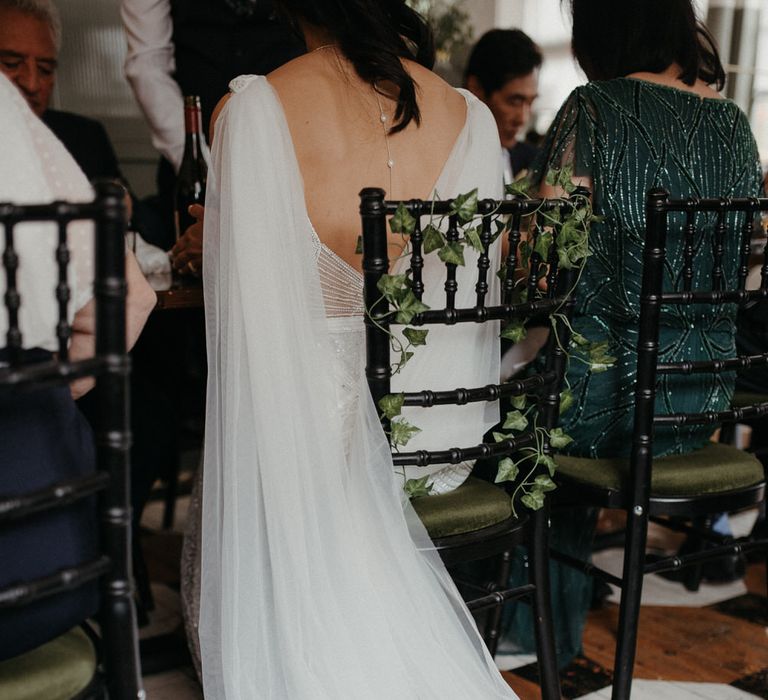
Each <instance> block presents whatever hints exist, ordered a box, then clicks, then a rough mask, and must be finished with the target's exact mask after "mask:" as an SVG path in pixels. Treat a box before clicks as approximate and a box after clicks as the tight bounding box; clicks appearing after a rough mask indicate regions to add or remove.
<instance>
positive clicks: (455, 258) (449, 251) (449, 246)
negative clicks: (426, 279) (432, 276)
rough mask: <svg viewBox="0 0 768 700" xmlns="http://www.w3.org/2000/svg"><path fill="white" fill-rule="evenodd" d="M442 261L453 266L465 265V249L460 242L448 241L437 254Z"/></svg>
mask: <svg viewBox="0 0 768 700" xmlns="http://www.w3.org/2000/svg"><path fill="white" fill-rule="evenodd" d="M437 255H438V257H439V258H440V260H442V261H443V262H444V263H450V264H451V265H463V264H464V249H463V248H462V247H461V243H459V242H458V241H448V243H446V244H445V245H444V246H443V247H442V248H440V252H439V253H438V254H437Z"/></svg>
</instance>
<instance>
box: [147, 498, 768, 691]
mask: <svg viewBox="0 0 768 700" xmlns="http://www.w3.org/2000/svg"><path fill="white" fill-rule="evenodd" d="M158 505H159V504H158ZM183 515H184V509H183V504H182V507H181V509H180V512H179V514H178V517H177V524H176V529H175V531H171V532H162V531H160V529H159V517H157V515H156V514H155V516H153V515H152V512H151V509H150V513H149V517H148V518H145V525H146V528H145V530H144V534H143V543H144V545H145V552H146V556H147V563H148V566H149V569H150V574H151V578H152V579H153V581H154V585H155V587H156V588H158V589H159V590H160V591H165V594H164V595H161V596H160V605H159V607H160V609H159V610H156V611H154V612H153V613H152V614H151V616H152V618H153V620H156V619H157V618H158V617H161V618H163V619H164V624H163V625H160V626H159V628H160V629H161V635H160V636H161V637H162V639H153V638H152V630H151V629H150V630H145V632H144V635H143V636H144V637H145V639H144V642H143V647H144V650H145V658H144V662H145V668H146V669H147V670H151V671H152V673H151V674H147V675H146V677H145V681H146V685H147V690H148V697H149V698H150V700H197V699H199V698H201V697H202V694H201V692H200V690H199V688H198V687H197V686H196V683H195V681H194V673H193V671H192V670H191V668H190V667H189V661H188V656H187V655H186V654H185V648H184V642H183V636H182V626H181V620H180V614H179V608H178V594H177V591H178V583H179V577H178V555H179V553H180V547H181V534H180V529H181V522H182V520H183ZM745 581H746V593H745V592H744V591H743V589H742V590H741V592H740V594H739V595H737V596H736V597H735V598H732V599H729V600H726V601H723V602H719V603H716V604H712V605H707V606H705V607H677V606H669V605H664V606H661V605H659V606H656V605H649V606H644V607H643V609H642V613H641V616H640V631H639V644H638V653H637V663H636V666H635V677H636V678H638V679H647V680H649V681H651V680H652V681H664V682H663V683H659V684H651V685H649V686H645V685H644V684H643V683H638V684H636V690H635V691H633V700H635V698H637V699H638V700H644V699H645V698H649V699H651V700H683V698H712V699H714V700H731V699H732V698H733V699H736V698H739V699H742V700H746V699H747V698H755V697H756V698H764V699H768V610H767V609H768V601H766V571H765V565H764V564H751V565H750V566H749V568H748V572H747V577H746V579H745ZM167 601H170V602H167ZM174 601H175V602H174ZM169 607H170V608H173V609H168V608H169ZM164 608H165V609H164ZM617 612H618V608H617V606H615V605H612V604H608V605H607V606H606V607H604V608H603V609H601V610H596V611H592V612H591V613H590V614H589V618H588V621H587V626H586V631H585V635H584V656H583V657H582V658H579V659H577V660H576V661H575V662H574V663H572V664H571V666H569V667H568V669H566V671H565V672H564V674H563V694H564V697H566V698H586V697H588V698H590V700H593V699H594V700H597V699H598V698H607V697H609V695H606V693H607V691H606V690H605V688H606V687H608V686H610V682H611V669H612V667H613V649H614V644H615V634H616V627H617ZM174 615H175V616H176V618H177V619H176V622H175V624H174V623H173V616H174ZM169 619H170V620H171V623H170V625H169V623H168V620H169ZM169 629H173V632H172V633H171V634H170V635H169V634H168V630H169ZM147 632H149V634H147ZM156 642H157V643H156ZM168 644H170V646H171V647H172V648H171V649H170V651H169V649H168V648H167V645H168ZM371 653H375V650H372V652H371ZM503 675H504V677H505V678H506V679H507V681H508V682H509V684H510V686H511V687H512V688H513V689H514V690H515V692H516V693H517V694H518V695H519V697H520V700H534V698H536V699H537V698H540V697H541V696H540V692H539V687H538V685H537V684H536V683H535V678H536V668H535V664H527V665H525V666H523V667H520V668H517V669H515V670H513V671H507V672H504V674H503ZM681 682H692V683H696V684H698V685H696V686H691V687H693V688H694V691H691V692H689V691H688V690H687V688H688V687H689V686H686V685H678V684H679V683H681ZM705 684H716V685H705ZM297 700H302V699H298V698H297ZM339 700H345V699H343V698H340V699H339ZM393 700H396V699H394V698H393ZM468 700H471V699H468Z"/></svg>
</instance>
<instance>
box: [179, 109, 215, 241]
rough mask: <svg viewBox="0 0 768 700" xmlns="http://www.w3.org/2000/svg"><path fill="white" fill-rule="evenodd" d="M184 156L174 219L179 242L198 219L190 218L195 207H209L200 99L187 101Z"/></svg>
mask: <svg viewBox="0 0 768 700" xmlns="http://www.w3.org/2000/svg"><path fill="white" fill-rule="evenodd" d="M184 132H185V136H184V156H183V157H182V159H181V165H180V166H179V174H178V175H177V176H176V188H175V190H174V196H173V204H174V218H175V225H176V239H177V240H178V238H179V237H180V236H182V235H183V234H184V232H185V231H186V230H187V227H189V226H190V225H191V224H193V223H195V219H194V218H193V217H192V216H190V214H189V211H188V210H189V207H190V205H192V204H205V183H206V179H207V177H208V163H207V155H208V146H207V145H206V143H205V135H204V134H203V125H202V116H201V111H200V98H199V97H198V96H197V95H186V96H185V97H184Z"/></svg>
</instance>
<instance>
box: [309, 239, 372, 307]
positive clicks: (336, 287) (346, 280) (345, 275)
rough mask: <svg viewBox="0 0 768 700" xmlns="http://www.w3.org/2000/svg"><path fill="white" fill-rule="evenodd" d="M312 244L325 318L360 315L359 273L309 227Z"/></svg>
mask: <svg viewBox="0 0 768 700" xmlns="http://www.w3.org/2000/svg"><path fill="white" fill-rule="evenodd" d="M312 245H313V247H314V250H315V260H316V261H317V269H318V272H319V273H320V286H321V288H322V290H323V303H324V304H325V315H326V317H328V318H337V317H349V316H362V315H363V276H362V275H361V274H360V273H359V272H358V271H357V270H355V269H354V268H353V267H352V266H351V265H350V264H349V263H348V262H347V261H346V260H344V259H342V258H341V257H339V256H338V255H336V253H334V252H333V251H332V250H331V249H330V248H329V247H328V246H326V245H325V244H324V243H323V242H322V241H321V240H320V238H319V237H318V235H317V233H316V232H315V229H314V228H313V229H312Z"/></svg>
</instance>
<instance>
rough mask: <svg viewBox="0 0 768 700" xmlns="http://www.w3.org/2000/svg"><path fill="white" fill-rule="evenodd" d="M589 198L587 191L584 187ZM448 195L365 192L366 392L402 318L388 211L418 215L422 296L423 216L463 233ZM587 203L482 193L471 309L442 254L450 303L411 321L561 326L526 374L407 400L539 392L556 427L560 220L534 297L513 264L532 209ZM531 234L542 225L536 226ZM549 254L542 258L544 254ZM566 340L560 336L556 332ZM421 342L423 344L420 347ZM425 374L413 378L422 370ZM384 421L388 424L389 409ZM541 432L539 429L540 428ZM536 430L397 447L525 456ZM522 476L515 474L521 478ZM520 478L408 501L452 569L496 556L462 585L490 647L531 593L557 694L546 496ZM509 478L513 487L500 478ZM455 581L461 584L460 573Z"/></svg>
mask: <svg viewBox="0 0 768 700" xmlns="http://www.w3.org/2000/svg"><path fill="white" fill-rule="evenodd" d="M579 194H580V195H581V198H582V201H583V199H584V194H585V192H584V191H579ZM451 205H452V201H451V200H445V201H421V200H411V201H408V202H395V201H385V194H384V191H383V190H380V189H376V188H369V189H365V190H363V191H362V192H361V206H360V212H361V216H362V226H363V274H364V285H365V288H364V296H365V305H366V309H367V317H366V353H367V355H366V376H367V379H368V384H369V387H370V391H371V394H372V396H373V398H374V400H375V401H376V402H377V405H378V402H379V401H381V399H382V398H383V397H385V396H387V395H389V394H390V377H391V358H390V338H389V330H390V328H391V327H392V326H393V325H395V324H394V319H393V314H392V313H391V308H390V304H389V302H388V301H387V299H386V298H384V297H382V294H381V291H380V290H379V288H378V284H379V281H380V279H381V277H382V275H384V274H387V273H388V271H389V269H390V263H389V260H388V255H387V245H388V234H387V217H388V216H390V215H392V214H394V213H395V212H396V211H397V210H398V207H399V206H404V207H405V209H406V210H407V211H408V212H409V213H410V215H411V216H412V217H414V218H415V220H416V224H415V230H414V231H413V233H412V234H411V235H410V237H409V241H410V267H409V272H408V276H409V279H410V281H411V288H412V290H413V292H414V294H415V296H416V297H417V298H418V299H419V300H421V299H422V298H423V294H424V282H423V279H422V268H423V265H424V252H423V250H424V233H423V230H422V224H421V217H422V216H425V215H431V216H438V217H441V216H445V217H447V218H448V228H447V231H446V233H445V238H446V240H447V241H448V242H451V241H454V242H455V241H457V240H458V239H459V235H460V232H459V221H458V220H457V216H456V215H455V214H451ZM574 206H580V205H579V204H578V202H577V200H571V201H566V200H551V201H546V200H526V199H515V200H505V201H493V200H482V201H481V202H479V205H478V216H479V218H480V220H481V223H480V229H479V237H480V240H481V242H482V246H483V250H482V252H481V253H480V254H479V256H478V260H477V277H476V283H475V290H476V301H475V304H474V305H473V306H472V307H470V308H456V304H455V295H456V289H457V281H456V265H455V264H452V263H445V277H444V289H445V305H444V307H443V308H431V309H429V310H425V311H422V312H421V313H418V314H417V315H416V316H415V317H414V319H413V320H412V321H411V325H414V326H416V327H418V328H428V327H429V326H432V325H445V326H454V327H456V326H457V325H460V324H462V323H488V322H494V321H511V320H520V321H526V320H529V319H532V318H536V319H539V320H542V319H543V320H545V321H547V322H548V321H549V320H550V318H552V317H554V328H555V329H556V333H555V334H551V338H550V342H549V343H548V345H547V349H546V352H545V353H544V359H543V361H542V362H541V364H540V365H537V368H536V370H535V371H533V370H532V371H530V372H529V373H527V374H526V376H525V377H524V378H521V379H513V380H511V381H508V382H505V383H496V384H492V385H489V386H483V387H472V388H457V389H455V390H452V391H432V390H430V388H429V387H422V386H418V387H413V390H409V391H407V392H405V393H404V394H403V405H405V406H418V407H421V408H423V409H424V410H425V411H428V410H429V409H430V407H432V406H438V405H447V404H454V405H459V406H460V405H464V404H467V403H470V402H478V401H497V400H507V399H511V398H512V397H521V396H525V395H528V396H535V400H536V402H537V411H538V415H539V419H540V422H539V424H538V425H539V427H544V428H548V429H551V428H554V427H555V426H556V425H557V422H558V412H559V402H560V390H561V384H562V380H563V374H564V371H565V364H566V356H565V350H564V348H567V347H568V343H569V338H570V327H569V324H568V322H567V318H568V316H569V314H570V311H571V309H572V306H573V299H572V297H571V292H572V290H573V285H574V284H575V279H576V278H575V270H572V269H569V270H565V269H560V268H559V267H558V256H557V251H556V238H557V232H558V227H557V226H556V227H555V229H554V231H553V241H552V244H551V245H550V246H549V248H548V254H547V255H546V256H542V255H541V251H539V252H533V253H532V255H531V259H530V266H529V272H528V277H527V280H526V282H525V285H524V286H525V289H526V290H527V298H526V299H525V300H521V299H519V298H517V299H516V298H515V295H516V290H517V291H518V292H519V290H520V287H519V285H516V280H515V274H516V273H515V270H516V268H518V266H519V264H518V263H519V261H518V244H519V243H520V240H521V225H524V222H525V220H526V219H530V217H531V216H538V217H539V219H538V221H539V223H541V224H542V226H543V218H542V217H544V216H545V215H546V214H547V213H551V212H552V211H553V210H561V209H562V210H565V209H572V208H573V207H574ZM506 217H508V220H507V223H506V226H505V231H506V236H507V239H508V243H509V254H508V256H507V257H506V259H505V260H504V262H503V270H504V272H505V273H506V274H505V275H504V282H503V284H502V292H501V297H502V298H501V299H491V298H489V294H488V290H489V284H488V279H489V276H490V275H493V274H495V273H496V271H495V270H490V269H489V268H490V261H489V256H488V254H487V251H488V247H489V245H490V243H491V240H492V237H493V233H494V225H493V224H494V221H496V220H498V219H500V218H506ZM532 231H534V233H533V236H534V240H533V241H532V248H533V249H535V248H536V238H535V237H536V236H537V235H538V231H539V228H538V227H533V228H532ZM544 258H546V259H544ZM542 276H546V282H547V285H546V291H540V286H541V285H540V279H541V277H542ZM556 336H557V338H559V341H557V340H556V339H555V338H556ZM421 351H428V348H427V349H423V350H421ZM499 351H500V347H499V345H498V344H497V345H495V346H494V347H489V348H488V352H499ZM471 360H472V358H460V357H457V358H456V362H457V363H459V362H462V361H471ZM416 381H418V380H416ZM382 421H383V424H384V428H385V430H386V431H389V428H390V424H389V421H388V420H387V419H386V417H384V416H382ZM538 439H541V436H540V435H539V437H538ZM536 440H537V435H536V430H535V427H534V422H533V421H531V423H530V424H529V426H528V427H527V428H526V429H523V430H520V431H518V432H516V433H514V434H513V437H507V438H505V439H500V440H499V441H497V442H482V443H478V444H474V445H468V446H461V447H455V446H453V445H449V444H446V445H445V448H444V449H441V450H435V451H427V450H417V451H413V452H405V451H397V450H396V449H395V450H394V451H393V455H392V457H393V461H394V464H395V466H396V467H405V466H408V465H416V466H428V465H431V464H444V463H450V464H457V463H459V462H462V461H466V460H475V459H483V460H488V459H498V460H500V459H503V458H505V457H510V456H512V457H515V456H519V455H520V454H521V450H523V451H524V450H525V449H526V448H528V449H530V448H532V447H533V446H534V445H536ZM542 447H543V451H544V454H546V455H549V454H550V452H551V449H550V444H549V441H548V439H547V438H545V439H544V440H543V446H542ZM539 474H541V475H545V474H547V468H546V466H544V464H542V465H538V464H537V470H536V474H531V475H529V478H531V479H533V478H534V477H535V476H536V475H539ZM518 483H519V482H518ZM515 485H516V483H515V482H512V483H508V484H506V485H505V484H492V483H490V482H488V481H485V480H482V479H478V478H475V477H473V476H470V477H469V478H468V479H467V480H466V481H465V482H464V483H463V484H462V485H461V486H459V487H458V488H457V489H455V490H454V491H450V492H448V493H445V494H441V495H434V496H426V497H422V498H416V499H414V500H413V506H414V508H415V510H416V512H417V513H418V515H419V517H420V518H421V520H422V522H423V523H424V525H425V527H426V529H427V531H428V533H429V535H430V537H431V538H432V541H433V543H434V545H435V548H436V549H437V551H438V552H439V553H440V555H441V557H442V559H443V561H444V562H445V564H446V565H447V566H449V567H452V566H455V565H457V564H462V563H466V562H472V561H476V560H480V559H485V558H491V557H497V558H498V568H497V571H496V575H495V576H494V577H493V579H492V580H491V581H489V582H485V583H484V584H483V585H481V586H477V584H474V585H471V586H469V587H465V588H462V586H461V585H460V588H462V590H463V592H465V593H466V594H467V595H466V596H465V597H466V598H467V604H468V606H469V608H470V610H472V611H473V612H477V611H480V610H490V613H489V615H488V617H487V620H486V625H485V633H484V638H485V640H486V644H487V645H488V647H489V649H490V651H491V653H492V654H494V653H495V651H496V647H497V644H498V641H499V640H498V638H499V632H500V624H501V612H502V606H503V605H504V603H505V602H506V601H509V600H513V599H517V598H521V597H530V598H532V605H533V608H534V618H535V621H536V629H535V633H536V644H537V657H538V662H539V669H540V674H539V675H540V679H541V687H542V695H543V697H544V698H549V699H551V698H559V697H560V684H559V679H558V671H557V659H556V655H555V640H554V634H553V628H552V621H551V603H550V592H549V563H548V555H547V548H548V547H547V542H548V515H547V513H548V510H547V507H546V505H544V506H543V507H541V508H540V509H538V510H534V511H532V512H531V511H528V510H527V509H526V508H525V507H523V506H522V505H521V504H520V503H519V502H518V503H515V507H514V508H513V502H512V499H511V494H513V493H514V492H515ZM505 486H506V487H505ZM518 544H523V545H525V546H526V547H527V549H528V552H529V561H530V567H529V583H528V584H527V585H524V586H522V587H518V588H510V586H509V575H510V567H511V560H512V553H511V550H512V549H513V548H514V547H515V546H516V545H518ZM459 583H460V584H461V583H462V582H459Z"/></svg>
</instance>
